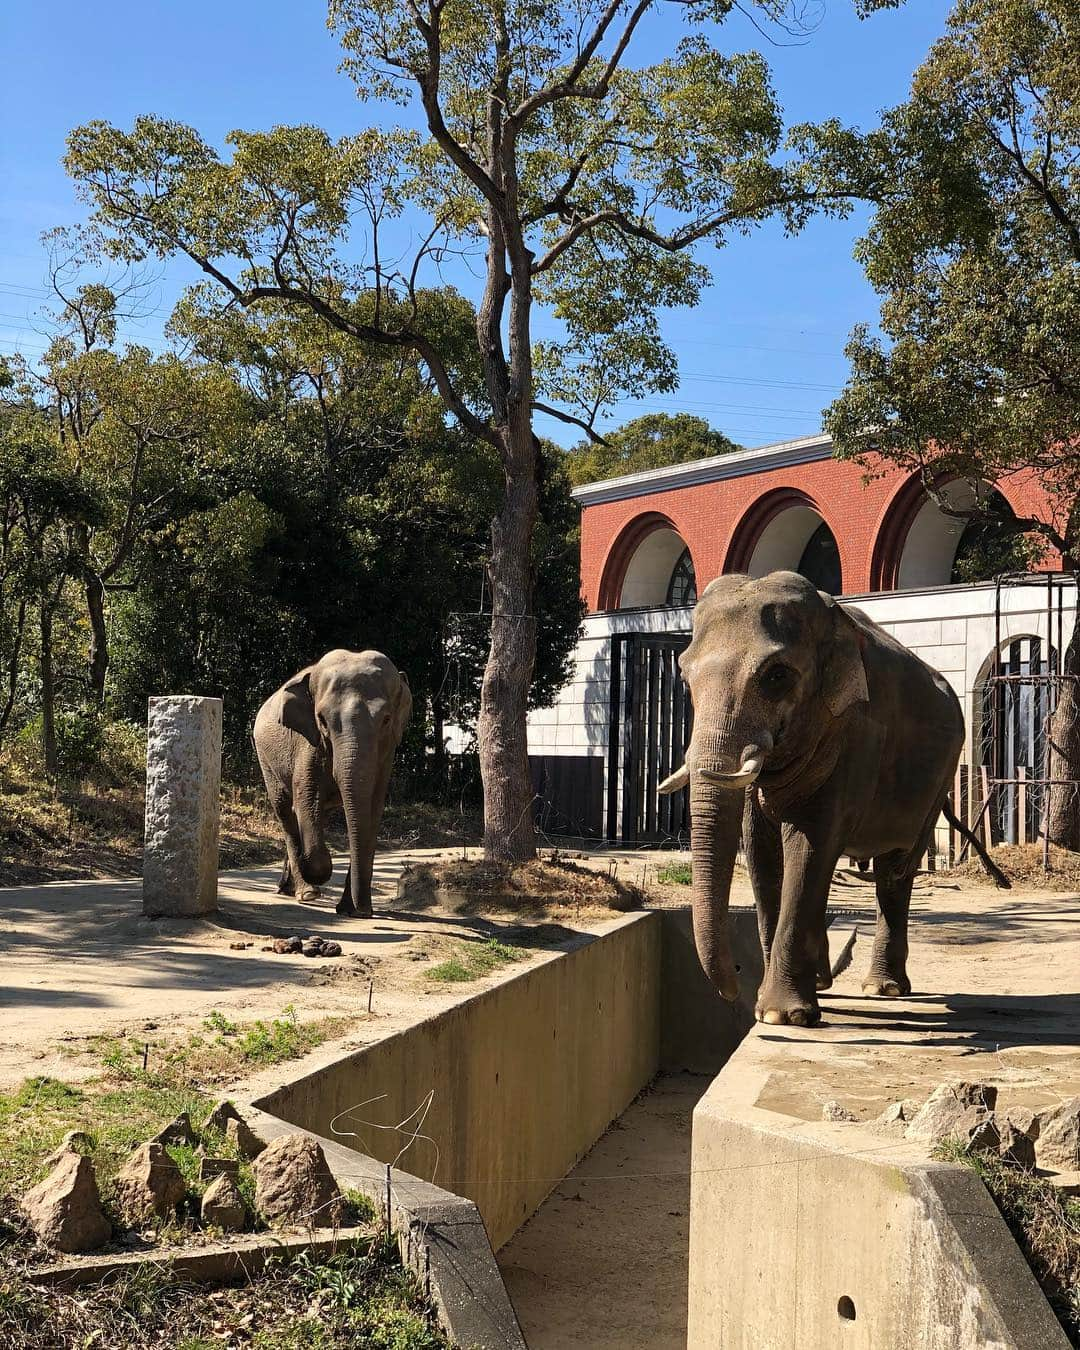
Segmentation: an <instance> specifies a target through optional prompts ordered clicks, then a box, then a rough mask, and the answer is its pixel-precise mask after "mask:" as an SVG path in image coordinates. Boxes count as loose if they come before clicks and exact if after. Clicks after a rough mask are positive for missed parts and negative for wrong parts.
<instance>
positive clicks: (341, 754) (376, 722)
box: [279, 651, 412, 895]
mask: <svg viewBox="0 0 1080 1350" xmlns="http://www.w3.org/2000/svg"><path fill="white" fill-rule="evenodd" d="M411 712H412V694H411V692H410V690H409V682H408V680H407V679H406V678H405V676H404V675H403V674H401V673H399V672H398V671H397V670H396V669H395V667H394V666H393V664H392V663H391V662H390V661H389V660H388V659H387V658H386V657H385V656H383V655H382V654H381V653H379V652H359V653H357V652H348V651H333V652H328V653H327V655H326V656H324V657H323V658H322V660H320V661H318V662H317V663H316V664H315V665H313V666H308V667H307V668H306V669H304V670H301V671H300V672H299V673H298V674H297V675H294V676H293V678H292V679H291V680H289V681H288V682H287V683H286V684H284V685H283V686H282V689H281V701H280V704H279V718H280V721H281V723H282V725H283V726H286V727H289V728H290V730H292V731H295V732H297V733H298V734H299V735H300V736H302V737H303V738H304V740H306V741H307V742H308V743H309V744H310V745H311V746H312V747H313V748H314V749H315V750H316V752H319V753H321V755H322V757H323V758H324V762H326V763H327V764H328V765H329V766H330V770H331V772H332V774H333V778H334V782H335V783H336V785H337V788H338V791H339V792H340V793H341V804H342V808H343V810H344V813H345V824H346V828H347V829H348V834H349V855H350V876H351V877H352V878H353V881H352V884H353V887H354V895H355V893H356V889H357V888H359V887H360V886H361V885H362V884H363V880H364V878H365V876H367V875H369V874H370V862H369V861H365V860H366V859H367V855H369V854H370V853H371V852H373V851H374V844H375V832H376V830H377V829H378V824H379V820H378V817H379V816H380V815H381V813H382V796H383V794H385V791H386V783H387V781H388V779H389V775H390V768H391V765H392V763H393V756H394V751H395V749H396V748H397V745H398V743H399V741H400V740H401V737H402V734H403V733H404V730H405V724H406V723H407V722H408V720H409V715H410V713H411ZM318 790H319V789H318V775H316V774H314V773H312V774H308V775H307V776H306V777H305V778H304V779H303V781H302V782H296V781H295V779H294V802H295V810H296V816H297V820H298V822H299V824H300V829H301V836H302V870H303V873H304V878H305V880H307V881H309V882H311V883H312V884H315V885H321V884H322V883H323V882H324V881H326V880H327V879H328V878H329V876H330V871H331V861H330V854H329V850H328V849H327V848H326V844H325V841H324V840H323V838H322V832H321V826H320V817H321V812H320V809H319V805H320V804H319V802H318V800H317V795H318ZM309 832H310V834H311V835H312V838H311V839H310V843H309V838H308V836H309ZM368 884H369V883H368Z"/></svg>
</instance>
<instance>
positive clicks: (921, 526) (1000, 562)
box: [895, 478, 1020, 591]
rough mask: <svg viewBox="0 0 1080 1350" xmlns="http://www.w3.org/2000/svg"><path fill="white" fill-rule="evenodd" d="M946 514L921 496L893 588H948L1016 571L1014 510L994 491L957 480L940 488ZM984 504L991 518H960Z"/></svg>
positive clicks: (897, 568)
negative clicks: (1013, 532)
mask: <svg viewBox="0 0 1080 1350" xmlns="http://www.w3.org/2000/svg"><path fill="white" fill-rule="evenodd" d="M939 491H940V495H941V496H942V497H943V498H944V499H945V503H946V506H947V508H948V509H947V510H942V508H941V507H940V506H939V505H938V503H937V502H936V501H934V500H933V498H931V497H928V496H926V495H925V493H923V494H922V504H921V505H920V506H918V508H917V509H916V511H915V512H914V515H913V517H912V519H911V524H910V525H909V526H908V529H907V533H906V535H905V536H904V540H903V543H902V545H901V548H900V556H899V561H898V564H897V567H896V576H895V587H896V589H897V590H901V591H903V590H917V589H919V588H922V587H930V586H950V585H956V584H958V583H961V582H971V581H982V580H986V579H988V578H989V577H992V576H995V575H996V574H997V573H998V572H1000V571H1012V570H1017V567H1018V566H1019V565H1020V564H1018V563H1014V562H1013V557H1014V555H1015V556H1017V557H1019V555H1018V554H1016V541H1015V536H1013V534H1012V531H1011V530H1010V522H1011V521H1012V520H1014V519H1015V516H1014V513H1013V510H1012V507H1011V506H1010V505H1009V503H1008V502H1007V501H1006V500H1005V498H1004V496H1003V495H1002V494H1001V493H1000V492H999V491H998V490H997V489H996V488H988V487H987V486H986V485H985V484H974V483H972V482H970V481H969V480H968V479H965V478H956V479H954V480H953V481H952V482H950V483H946V484H945V485H944V487H942V488H941V489H940V490H939ZM980 500H981V502H982V503H983V510H986V511H989V513H990V514H989V517H985V516H984V517H982V518H980V519H973V518H970V517H967V518H965V516H964V515H963V514H959V515H953V514H951V512H953V511H955V512H960V513H963V512H969V511H971V509H972V508H973V507H975V506H976V505H978V504H979V502H980Z"/></svg>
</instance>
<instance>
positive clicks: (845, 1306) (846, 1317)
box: [836, 1294, 855, 1322]
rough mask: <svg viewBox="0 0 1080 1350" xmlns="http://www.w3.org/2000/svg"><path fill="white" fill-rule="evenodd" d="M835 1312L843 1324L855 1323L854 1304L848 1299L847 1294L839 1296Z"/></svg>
mask: <svg viewBox="0 0 1080 1350" xmlns="http://www.w3.org/2000/svg"><path fill="white" fill-rule="evenodd" d="M836 1311H837V1312H838V1313H839V1314H840V1318H841V1320H842V1321H844V1322H854V1321H855V1304H854V1302H853V1301H852V1300H851V1299H850V1298H848V1296H847V1294H841V1296H840V1302H839V1303H838V1304H837V1305H836Z"/></svg>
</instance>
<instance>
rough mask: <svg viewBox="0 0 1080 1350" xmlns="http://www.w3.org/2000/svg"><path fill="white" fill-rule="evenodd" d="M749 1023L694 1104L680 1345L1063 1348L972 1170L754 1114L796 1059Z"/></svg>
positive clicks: (733, 1349)
mask: <svg viewBox="0 0 1080 1350" xmlns="http://www.w3.org/2000/svg"><path fill="white" fill-rule="evenodd" d="M781 1030H785V1029H782V1028H771V1027H758V1028H757V1029H756V1030H755V1031H754V1032H752V1033H751V1035H750V1036H749V1037H748V1038H747V1040H746V1041H745V1042H744V1044H743V1047H742V1049H740V1051H739V1052H737V1053H736V1054H735V1055H734V1056H733V1058H732V1059H731V1060H730V1061H729V1063H728V1065H727V1067H726V1068H725V1069H724V1071H723V1072H722V1073H721V1074H720V1075H719V1077H718V1078H717V1079H716V1080H715V1081H714V1083H713V1084H712V1086H711V1087H710V1089H709V1091H708V1092H707V1093H706V1094H705V1096H704V1097H703V1098H702V1100H701V1101H700V1102H699V1104H698V1106H697V1108H696V1109H695V1111H694V1127H693V1148H692V1162H691V1166H692V1179H691V1206H690V1281H689V1321H688V1334H687V1345H688V1347H689V1350H716V1347H723V1350H838V1348H842V1350H915V1348H916V1347H917V1348H918V1350H1065V1347H1066V1346H1067V1342H1066V1340H1065V1338H1064V1335H1063V1333H1062V1332H1061V1329H1060V1327H1059V1326H1058V1324H1057V1321H1056V1319H1055V1318H1054V1315H1053V1313H1052V1312H1051V1310H1050V1306H1049V1304H1048V1303H1047V1302H1046V1299H1045V1297H1044V1295H1043V1293H1042V1291H1041V1290H1040V1289H1039V1287H1038V1285H1037V1283H1036V1282H1035V1278H1034V1276H1033V1275H1032V1273H1031V1271H1030V1269H1029V1268H1028V1266H1027V1263H1026V1261H1025V1260H1024V1257H1023V1256H1022V1254H1021V1252H1020V1250H1019V1248H1018V1247H1017V1246H1016V1243H1015V1242H1014V1241H1013V1238H1012V1236H1011V1235H1010V1233H1009V1231H1008V1229H1007V1227H1006V1225H1005V1221H1004V1220H1003V1219H1002V1218H1001V1216H1000V1215H999V1214H998V1212H997V1209H996V1207H995V1206H994V1203H993V1201H992V1200H991V1199H990V1197H989V1195H988V1194H987V1192H986V1190H985V1188H984V1187H983V1185H982V1182H981V1181H980V1180H979V1179H978V1177H977V1176H976V1175H975V1174H974V1173H973V1172H971V1171H970V1170H968V1169H965V1168H961V1167H958V1166H954V1165H947V1164H941V1163H928V1162H926V1160H925V1153H924V1152H923V1151H922V1150H921V1148H919V1147H918V1146H915V1145H913V1144H911V1143H909V1142H906V1141H905V1140H903V1139H899V1140H897V1139H895V1138H894V1139H889V1138H883V1137H882V1136H881V1135H878V1134H873V1133H871V1132H870V1131H869V1130H866V1129H864V1128H862V1127H860V1126H858V1125H854V1124H849V1123H843V1124H830V1123H825V1122H820V1121H807V1120H804V1119H800V1118H797V1117H795V1116H793V1115H787V1114H782V1113H781V1112H780V1111H772V1110H766V1109H763V1108H761V1107H758V1106H757V1105H755V1103H756V1102H757V1101H758V1100H759V1099H760V1097H761V1095H762V1092H763V1090H764V1088H765V1087H766V1085H767V1083H768V1081H769V1078H770V1068H769V1065H770V1063H776V1062H778V1061H779V1060H781V1059H783V1058H784V1057H787V1058H788V1060H790V1057H792V1056H795V1055H797V1054H798V1052H799V1046H798V1045H797V1044H791V1043H787V1044H783V1045H781V1046H777V1045H775V1042H776V1041H777V1040H778V1039H780V1040H787V1041H790V1038H789V1037H778V1035H777V1033H778V1032H779V1031H781Z"/></svg>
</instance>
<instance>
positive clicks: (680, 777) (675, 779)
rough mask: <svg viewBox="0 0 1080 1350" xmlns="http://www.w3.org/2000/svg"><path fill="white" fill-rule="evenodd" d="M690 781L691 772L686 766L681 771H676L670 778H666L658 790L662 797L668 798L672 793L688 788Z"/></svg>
mask: <svg viewBox="0 0 1080 1350" xmlns="http://www.w3.org/2000/svg"><path fill="white" fill-rule="evenodd" d="M689 781H690V770H689V768H688V767H687V766H686V765H685V764H684V765H683V766H682V768H681V769H676V770H675V772H674V773H673V774H671V776H670V777H668V778H665V779H664V781H663V782H662V783H661V784H660V786H659V787H658V788H657V789H656V790H657V792H659V793H660V795H661V796H662V797H666V796H668V795H669V794H670V793H672V792H678V790H679V789H680V788H684V787H686V785H687V783H689Z"/></svg>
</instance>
